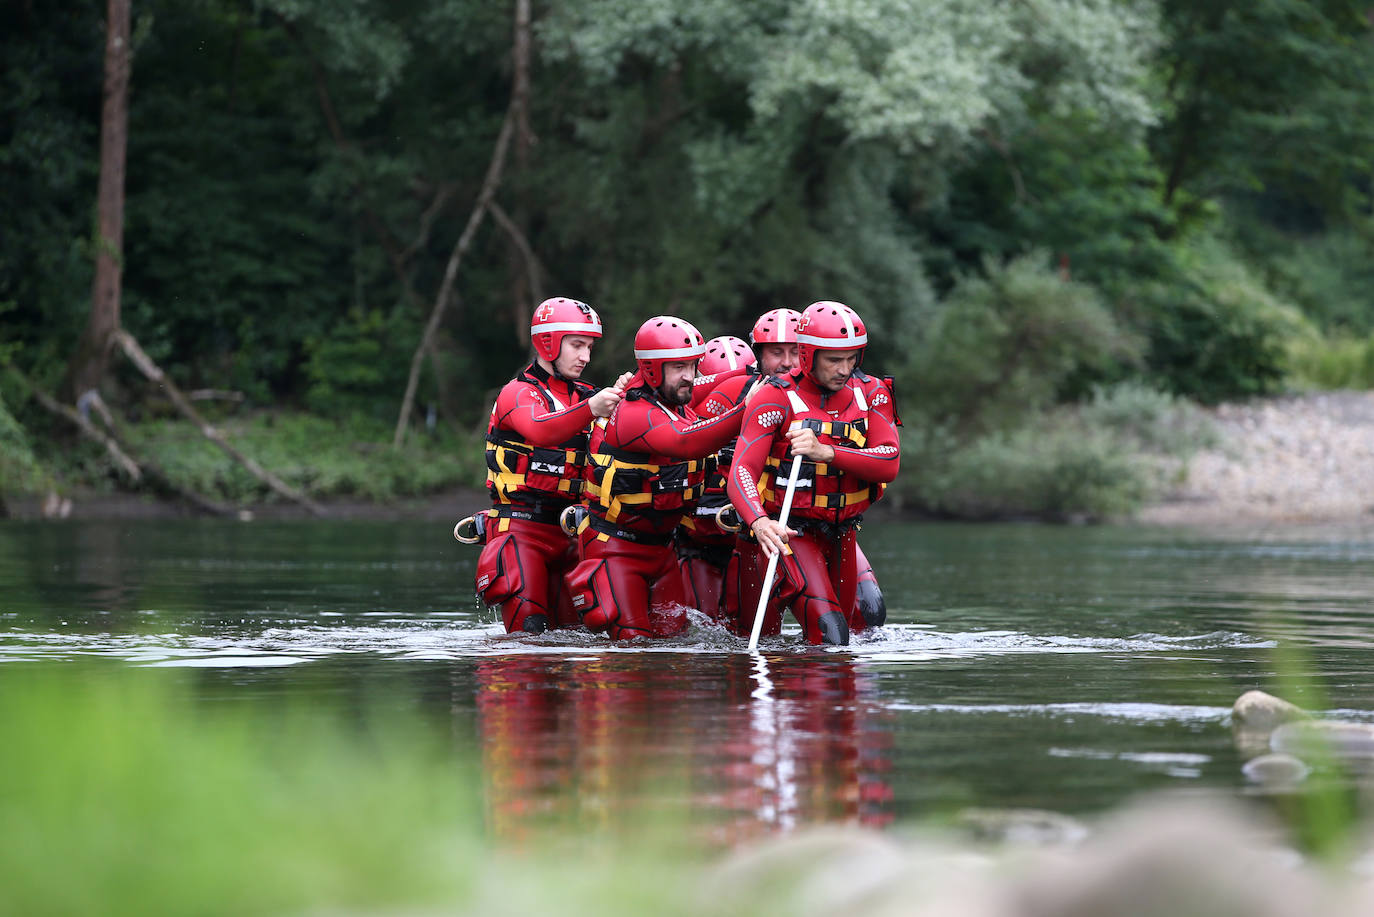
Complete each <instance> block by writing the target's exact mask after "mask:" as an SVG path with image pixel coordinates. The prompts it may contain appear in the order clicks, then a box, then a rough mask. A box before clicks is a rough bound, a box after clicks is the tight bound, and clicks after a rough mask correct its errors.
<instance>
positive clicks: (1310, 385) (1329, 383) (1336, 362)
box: [1288, 334, 1374, 390]
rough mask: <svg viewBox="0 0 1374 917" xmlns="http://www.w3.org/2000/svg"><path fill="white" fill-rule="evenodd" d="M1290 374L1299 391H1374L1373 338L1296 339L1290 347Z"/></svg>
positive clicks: (1323, 337) (1314, 335)
mask: <svg viewBox="0 0 1374 917" xmlns="http://www.w3.org/2000/svg"><path fill="white" fill-rule="evenodd" d="M1288 372H1289V378H1290V381H1291V382H1292V384H1293V385H1294V386H1296V387H1298V388H1304V389H1317V390H1329V389H1362V390H1364V389H1371V388H1374V337H1349V336H1337V337H1326V336H1325V335H1317V334H1311V335H1303V336H1300V337H1295V338H1294V339H1293V340H1291V341H1290V342H1289V344H1288Z"/></svg>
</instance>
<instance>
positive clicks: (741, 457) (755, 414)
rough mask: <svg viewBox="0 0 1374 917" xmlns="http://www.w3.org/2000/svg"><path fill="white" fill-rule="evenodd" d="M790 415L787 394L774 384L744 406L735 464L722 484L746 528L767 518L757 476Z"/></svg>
mask: <svg viewBox="0 0 1374 917" xmlns="http://www.w3.org/2000/svg"><path fill="white" fill-rule="evenodd" d="M791 416H792V410H791V408H790V407H789V406H788V404H787V393H786V392H785V391H784V390H783V389H781V388H778V387H777V386H774V385H765V386H762V387H760V388H759V389H758V390H757V391H755V392H754V394H752V395H750V396H749V400H748V401H746V402H745V403H744V421H743V423H742V424H741V426H740V433H739V441H738V442H737V443H736V444H735V461H734V464H732V465H731V466H730V475H729V477H727V478H726V481H725V493H726V496H728V497H729V498H730V502H731V503H733V504H734V505H735V512H737V513H739V517H740V521H741V522H743V523H744V526H745V527H746V528H748V527H749V526H751V525H753V524H754V522H755V520H757V519H758V518H759V517H760V516H765V515H767V513H765V512H764V510H763V502H762V501H761V500H760V499H759V490H758V481H759V476H760V475H762V474H763V465H764V463H765V462H766V461H767V460H768V453H769V452H771V451H772V449H773V439H774V438H775V437H777V436H778V435H779V433H780V432H781V431H782V430H785V429H787V426H786V425H787V421H788V418H789V417H791Z"/></svg>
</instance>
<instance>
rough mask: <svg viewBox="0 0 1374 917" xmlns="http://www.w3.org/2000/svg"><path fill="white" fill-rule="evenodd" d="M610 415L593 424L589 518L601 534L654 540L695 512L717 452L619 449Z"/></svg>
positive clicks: (634, 404)
mask: <svg viewBox="0 0 1374 917" xmlns="http://www.w3.org/2000/svg"><path fill="white" fill-rule="evenodd" d="M619 410H620V411H626V410H648V411H655V410H657V411H662V410H666V409H665V408H663V407H662V406H660V405H658V404H657V403H656V402H654V401H652V400H649V399H644V400H640V401H625V402H621V406H620V408H619ZM605 427H606V421H605V420H598V421H597V422H596V423H595V424H593V425H592V436H591V442H590V445H589V454H588V457H587V459H588V460H587V487H586V495H587V506H588V509H589V511H590V515H589V517H588V520H587V522H588V523H589V524H590V525H591V526H592V528H594V529H596V530H597V531H598V532H599V533H600V534H601V535H602V536H603V537H604V536H606V535H609V534H614V535H617V536H619V537H623V538H626V539H627V540H630V541H634V540H636V539H635V538H634V537H633V536H634V534H635V533H639V534H647V535H650V536H651V539H650V540H652V541H663V542H664V543H666V538H667V537H670V536H671V534H672V530H673V528H674V527H675V526H676V525H677V523H678V522H679V520H681V519H682V517H683V515H684V514H687V513H690V512H692V510H693V508H694V506H695V504H696V501H697V500H698V499H699V498H700V497H701V494H702V492H703V491H704V490H705V488H706V480H707V478H708V477H709V476H710V475H711V474H712V473H713V472H714V471H715V469H716V457H715V456H714V455H708V456H705V457H704V458H699V459H690V460H687V461H683V460H682V459H676V458H671V457H668V456H664V455H657V454H655V453H651V452H634V451H630V450H626V449H620V448H617V447H615V446H612V445H610V444H608V443H607V442H606V432H605Z"/></svg>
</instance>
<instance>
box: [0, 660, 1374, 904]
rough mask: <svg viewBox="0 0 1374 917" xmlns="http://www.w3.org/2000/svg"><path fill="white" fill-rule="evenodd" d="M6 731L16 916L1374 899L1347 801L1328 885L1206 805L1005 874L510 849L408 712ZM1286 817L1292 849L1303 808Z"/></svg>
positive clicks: (1195, 798) (106, 673) (1068, 845)
mask: <svg viewBox="0 0 1374 917" xmlns="http://www.w3.org/2000/svg"><path fill="white" fill-rule="evenodd" d="M0 724H3V734H4V739H5V752H4V754H3V755H0V913H5V914H24V915H47V914H62V915H71V917H79V915H140V917H156V915H163V914H166V915H183V914H200V915H217V914H225V915H236V917H238V915H255V914H272V915H279V914H322V913H347V914H373V913H375V914H395V913H416V914H420V913H436V914H437V913H462V914H536V913H560V914H588V915H599V917H606V915H611V917H614V915H617V914H622V913H623V914H644V913H655V914H665V915H673V914H684V915H685V914H700V913H718V914H753V913H760V912H765V911H770V910H779V911H785V912H787V913H793V914H798V915H802V917H805V915H810V914H817V915H820V914H833V913H836V912H842V913H852V914H868V913H872V914H896V913H910V914H923V913H938V914H951V913H960V914H988V915H1006V917H1021V915H1025V917H1030V915H1034V914H1047V913H1063V914H1109V913H1110V914H1115V913H1130V914H1140V915H1161V917H1162V915H1174V914H1180V913H1187V914H1197V915H1213V914H1242V913H1243V914H1270V915H1276V917H1289V915H1292V917H1299V915H1305V914H1312V913H1320V914H1324V915H1336V917H1346V915H1350V917H1353V915H1356V914H1367V913H1368V912H1369V911H1368V908H1369V906H1370V904H1371V903H1372V899H1371V895H1374V889H1371V888H1370V886H1369V885H1368V882H1367V879H1366V881H1365V883H1364V884H1363V885H1361V884H1360V883H1359V882H1357V881H1352V875H1351V871H1350V870H1351V869H1352V867H1351V864H1352V863H1353V862H1355V858H1356V857H1357V856H1358V855H1359V854H1360V853H1361V847H1360V844H1361V843H1363V840H1362V838H1361V836H1360V835H1359V829H1358V826H1357V825H1354V824H1352V823H1351V820H1350V817H1349V814H1350V808H1349V804H1348V803H1347V804H1346V805H1345V807H1343V808H1342V811H1341V813H1340V817H1339V819H1338V820H1337V821H1338V822H1339V824H1337V823H1334V822H1331V821H1329V820H1328V821H1327V822H1326V823H1325V826H1326V828H1325V832H1324V834H1323V836H1321V837H1318V838H1311V837H1308V838H1306V843H1305V844H1303V845H1297V846H1298V849H1308V850H1313V851H1314V852H1317V853H1321V854H1323V855H1324V857H1325V859H1324V861H1323V862H1321V863H1319V864H1306V863H1304V862H1303V857H1302V855H1300V854H1298V853H1297V852H1296V851H1295V849H1294V847H1295V844H1294V842H1293V840H1291V839H1290V837H1291V836H1292V835H1290V834H1289V833H1288V832H1286V831H1283V830H1276V829H1278V826H1277V824H1275V823H1272V822H1269V821H1266V820H1264V819H1261V818H1259V817H1257V810H1256V809H1248V810H1241V809H1233V808H1229V807H1225V806H1220V805H1219V804H1218V803H1217V801H1216V800H1214V799H1209V798H1208V797H1206V796H1205V795H1202V794H1199V793H1197V792H1190V793H1189V794H1188V795H1187V797H1186V798H1183V799H1179V800H1175V801H1174V802H1173V803H1169V802H1168V801H1167V800H1160V799H1151V800H1148V801H1147V802H1146V803H1143V804H1141V805H1139V806H1137V807H1135V809H1134V811H1131V810H1130V807H1128V808H1127V810H1126V811H1123V812H1118V813H1112V814H1111V815H1110V816H1109V817H1106V818H1104V819H1103V820H1101V821H1100V822H1098V823H1096V824H1094V825H1093V827H1092V828H1091V833H1092V838H1091V841H1090V842H1087V843H1081V844H1080V843H1078V842H1077V841H1074V840H1072V839H1071V838H1070V837H1068V836H1066V837H1064V838H1061V839H1060V840H1059V841H1057V842H1050V843H1056V844H1057V846H1054V847H1052V848H1051V849H1049V850H1045V851H1036V850H1033V849H1026V848H1024V847H1022V848H1016V847H1012V848H1011V851H1010V853H1011V855H1008V856H1002V855H999V854H1000V851H999V850H998V848H997V847H996V846H994V845H992V844H991V841H992V840H993V839H992V838H984V839H983V840H984V843H983V844H981V845H980V846H978V847H974V846H972V845H970V844H969V843H967V842H956V841H953V840H952V838H951V837H950V836H948V835H943V834H937V833H933V826H930V828H931V830H930V831H916V826H911V825H908V826H906V827H907V829H908V833H907V834H906V835H905V836H892V835H880V834H878V833H876V832H863V831H859V830H854V829H840V828H819V829H817V828H814V827H812V828H807V827H805V826H803V829H802V830H799V831H796V832H791V833H787V834H784V835H782V836H780V837H778V838H776V839H771V840H767V841H765V842H762V843H760V842H756V843H754V844H752V845H746V846H745V848H744V849H741V850H738V851H722V850H719V849H716V848H713V847H712V846H710V845H708V844H707V843H705V842H704V840H703V839H702V838H700V837H698V838H697V839H696V840H693V838H692V836H691V834H690V832H683V831H681V830H679V829H680V826H679V825H674V824H672V821H673V818H674V816H672V815H671V814H667V815H663V814H662V810H660V815H659V816H657V817H658V818H660V819H663V820H660V821H655V822H652V823H646V824H641V825H639V826H638V827H633V826H621V827H619V828H617V829H615V830H609V829H607V827H605V826H603V827H602V828H599V829H593V830H591V831H588V830H586V828H585V826H584V827H583V828H582V829H580V830H578V831H576V832H571V831H568V832H566V833H563V834H560V832H559V829H558V826H557V825H550V826H549V829H548V831H547V832H546V833H544V834H541V835H539V836H534V837H527V838H525V839H524V840H523V841H521V842H520V843H499V842H498V841H499V840H500V839H497V838H493V837H490V836H489V834H488V831H489V829H488V827H487V826H485V825H484V824H483V814H482V812H483V809H482V803H481V801H480V799H479V797H478V795H477V793H478V792H479V787H480V786H481V785H482V784H481V777H480V775H479V773H478V772H477V770H476V762H477V761H478V760H480V750H479V749H476V748H466V747H453V746H451V745H446V744H443V742H441V741H440V737H446V736H449V735H450V731H449V730H447V729H438V730H435V729H432V728H431V727H432V724H426V723H425V722H423V721H422V719H421V718H420V717H419V715H418V713H415V714H412V715H408V716H399V717H398V716H397V715H396V713H395V711H391V712H386V711H384V710H383V709H382V708H381V707H377V708H375V709H370V710H369V709H366V708H365V709H362V710H344V709H335V708H333V707H330V706H328V705H325V706H322V707H321V706H313V705H312V706H309V707H307V706H305V705H304V704H303V703H302V704H301V705H298V706H292V705H290V704H287V705H285V706H284V707H283V706H277V707H275V708H274V709H272V710H270V711H264V710H262V709H261V708H255V709H250V708H248V707H245V706H243V705H238V704H229V703H227V702H225V701H223V700H221V701H219V702H216V701H213V700H210V699H207V698H205V697H203V696H199V695H198V694H196V693H195V692H194V689H193V688H192V687H191V686H190V684H188V683H187V682H186V681H184V680H179V676H178V675H176V674H175V673H171V672H167V671H156V670H148V669H144V670H134V669H129V668H126V667H120V666H98V665H89V664H80V665H73V664H66V665H58V666H44V667H41V668H35V667H31V666H27V665H24V664H20V663H13V664H9V665H6V666H5V667H3V668H0ZM1284 800H1286V801H1287V803H1288V806H1287V807H1288V808H1296V809H1297V810H1298V812H1297V814H1296V820H1297V821H1298V822H1299V824H1300V825H1301V823H1302V822H1303V817H1302V813H1301V809H1302V807H1303V806H1304V805H1305V804H1307V803H1306V802H1305V800H1304V797H1303V796H1302V795H1301V794H1291V795H1289V796H1286V797H1283V798H1282V799H1281V800H1280V801H1281V802H1282V801H1284ZM1021 811H1026V810H1021ZM1012 814H1013V815H1014V814H1015V811H1013V812H1012ZM1030 814H1032V815H1044V814H1045V813H1033V812H1032V813H1030ZM981 815H982V816H983V820H982V821H987V819H988V818H989V817H991V818H995V816H996V813H995V812H982V813H981ZM979 823H982V822H979ZM1299 833H1300V831H1299ZM1352 842H1354V843H1353V844H1352ZM1317 866H1321V867H1322V868H1320V869H1318V868H1316V867H1317Z"/></svg>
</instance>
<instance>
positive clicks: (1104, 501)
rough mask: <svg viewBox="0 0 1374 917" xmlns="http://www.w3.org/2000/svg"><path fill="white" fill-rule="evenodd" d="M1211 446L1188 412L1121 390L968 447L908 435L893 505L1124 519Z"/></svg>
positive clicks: (1198, 418)
mask: <svg viewBox="0 0 1374 917" xmlns="http://www.w3.org/2000/svg"><path fill="white" fill-rule="evenodd" d="M1216 442H1217V435H1216V431H1215V428H1214V427H1213V426H1212V424H1211V422H1210V420H1209V419H1208V418H1207V417H1206V415H1205V414H1203V413H1202V411H1201V410H1199V409H1198V408H1197V407H1196V406H1195V405H1193V404H1191V403H1190V402H1187V401H1185V400H1183V399H1180V398H1177V397H1175V396H1173V395H1170V394H1168V393H1165V392H1160V391H1158V390H1156V389H1151V388H1149V387H1148V386H1145V385H1142V384H1140V383H1134V382H1127V383H1122V384H1120V385H1116V386H1112V387H1110V388H1098V389H1095V390H1094V394H1093V397H1092V399H1091V400H1090V401H1088V402H1086V403H1084V404H1082V405H1076V406H1074V405H1070V406H1065V407H1060V408H1056V409H1053V410H1049V411H1043V412H1039V413H1035V414H1032V415H1030V416H1029V419H1028V420H1026V421H1025V422H1024V423H1023V424H1022V425H1021V426H1019V427H1016V428H1013V429H1010V430H996V431H993V432H990V433H986V434H983V435H981V436H975V437H973V438H971V439H967V440H961V439H960V438H959V437H958V436H956V435H955V433H954V432H953V431H952V429H951V428H950V427H949V426H940V427H932V428H926V429H917V428H914V427H913V428H908V431H907V432H906V433H905V434H904V436H903V454H902V466H903V473H902V476H901V477H900V478H899V479H898V482H897V485H896V488H895V491H894V496H896V497H897V499H898V501H900V502H901V503H903V504H910V505H914V506H915V507H918V508H920V509H923V510H925V511H927V512H931V513H935V514H937V515H942V516H955V517H959V518H972V519H988V518H1006V517H1034V518H1043V519H1059V520H1063V519H1102V518H1108V517H1115V516H1125V515H1129V514H1130V513H1132V512H1134V511H1135V510H1137V509H1139V508H1140V507H1141V506H1142V505H1143V504H1144V503H1145V502H1146V501H1148V500H1149V499H1150V498H1151V497H1152V496H1153V495H1154V494H1155V493H1156V492H1158V490H1159V489H1160V487H1161V486H1162V485H1163V484H1164V476H1165V475H1166V474H1167V473H1168V472H1169V470H1170V469H1172V468H1175V467H1176V466H1177V465H1178V463H1179V462H1181V461H1183V460H1186V459H1187V457H1188V456H1190V455H1191V454H1192V453H1193V452H1195V451H1197V450H1198V449H1203V448H1208V447H1210V446H1213V445H1215V444H1216Z"/></svg>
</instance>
